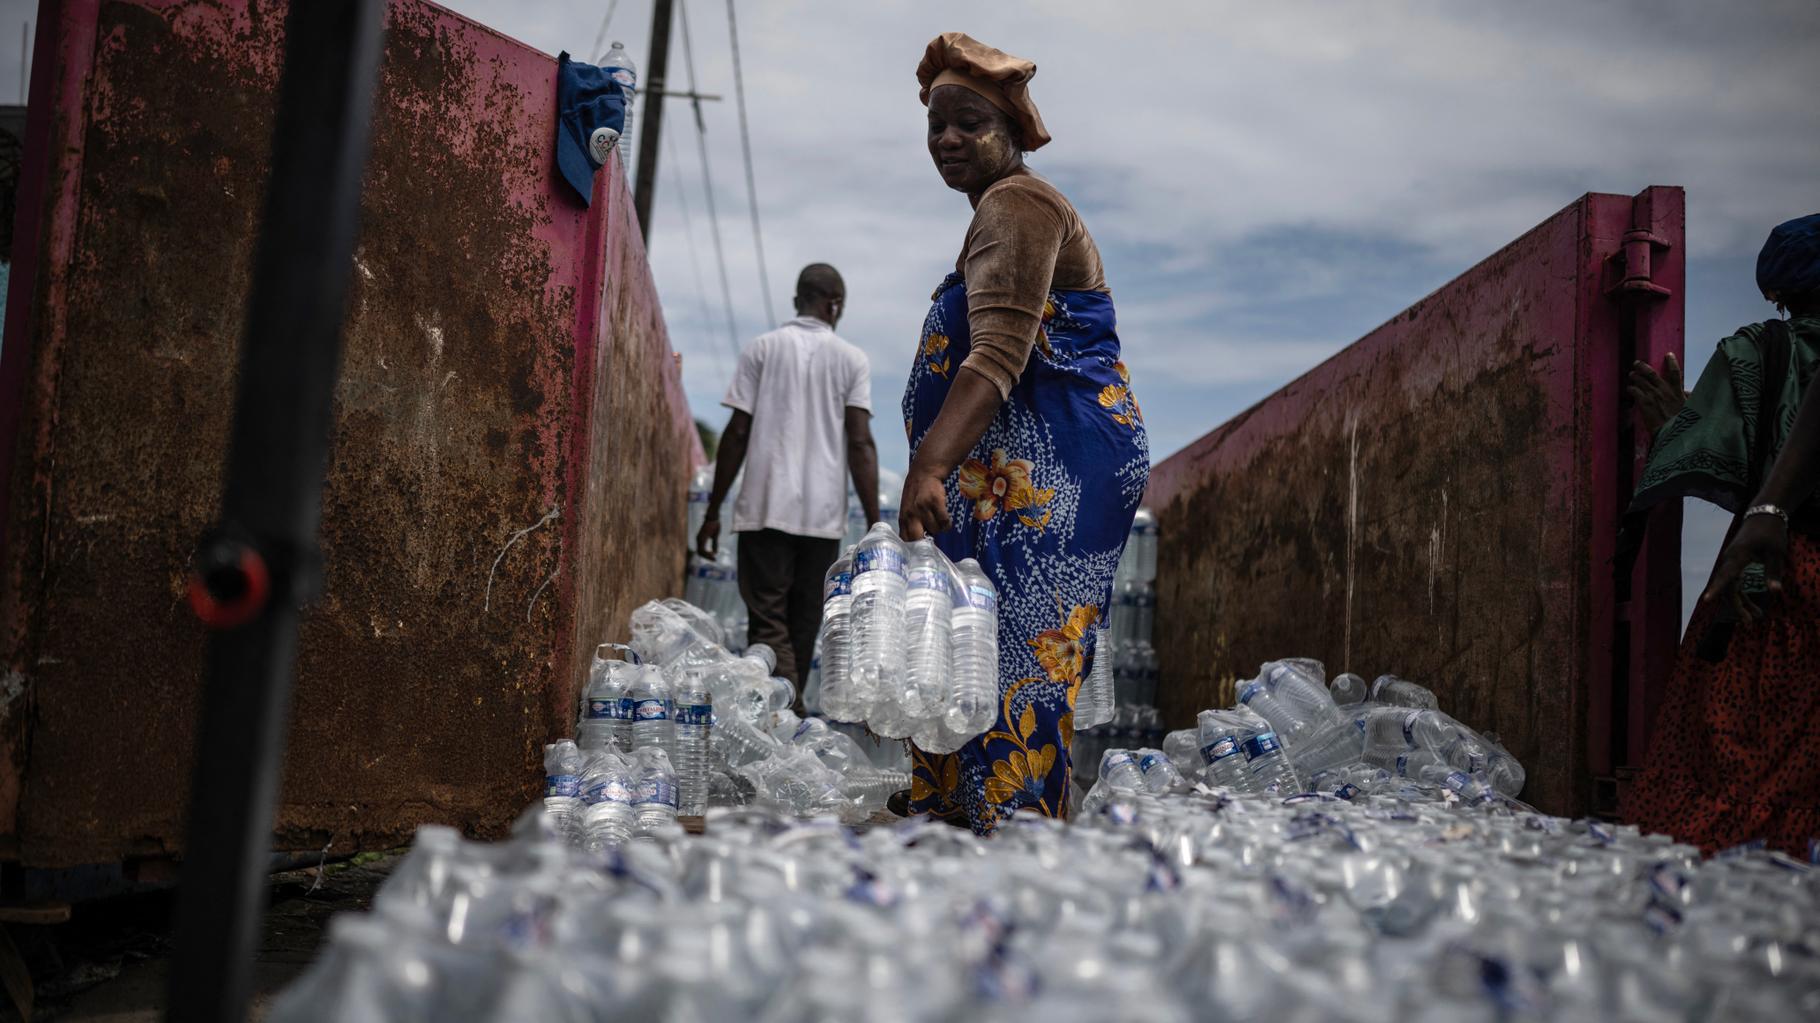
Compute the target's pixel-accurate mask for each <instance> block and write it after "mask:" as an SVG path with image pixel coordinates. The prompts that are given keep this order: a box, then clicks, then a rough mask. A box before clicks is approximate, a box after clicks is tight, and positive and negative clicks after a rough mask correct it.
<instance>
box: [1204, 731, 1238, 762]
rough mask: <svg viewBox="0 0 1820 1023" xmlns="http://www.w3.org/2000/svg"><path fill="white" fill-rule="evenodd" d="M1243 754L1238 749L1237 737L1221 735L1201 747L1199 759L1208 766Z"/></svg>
mask: <svg viewBox="0 0 1820 1023" xmlns="http://www.w3.org/2000/svg"><path fill="white" fill-rule="evenodd" d="M1243 752H1244V750H1241V749H1240V748H1239V739H1238V736H1236V735H1223V736H1221V737H1220V738H1218V739H1215V740H1213V741H1212V742H1210V743H1208V744H1207V745H1205V746H1202V747H1201V759H1202V760H1205V761H1207V762H1208V763H1210V764H1217V763H1219V762H1220V761H1222V760H1224V759H1226V758H1227V757H1230V756H1236V755H1238V754H1240V753H1243Z"/></svg>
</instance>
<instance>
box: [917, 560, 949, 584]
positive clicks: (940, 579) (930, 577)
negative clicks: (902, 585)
mask: <svg viewBox="0 0 1820 1023" xmlns="http://www.w3.org/2000/svg"><path fill="white" fill-rule="evenodd" d="M910 588H911V589H913V590H946V589H947V588H948V573H947V572H945V571H943V570H942V569H941V568H940V567H939V566H937V565H918V566H917V567H916V568H913V569H911V570H910Z"/></svg>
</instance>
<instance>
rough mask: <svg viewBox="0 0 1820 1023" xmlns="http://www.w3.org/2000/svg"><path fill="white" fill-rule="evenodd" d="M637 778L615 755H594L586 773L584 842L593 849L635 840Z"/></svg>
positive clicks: (589, 758)
mask: <svg viewBox="0 0 1820 1023" xmlns="http://www.w3.org/2000/svg"><path fill="white" fill-rule="evenodd" d="M634 795H635V793H634V789H633V779H632V777H631V771H630V769H629V767H628V764H627V762H626V761H625V760H624V759H623V758H621V757H619V756H618V755H617V754H613V753H591V754H589V755H588V763H587V766H586V767H585V768H584V769H583V771H582V784H581V801H582V803H583V804H584V806H585V807H586V809H585V810H584V811H583V812H582V834H583V841H584V843H585V844H586V845H587V846H588V848H590V849H603V848H607V847H610V846H616V845H620V844H621V843H623V842H625V841H626V840H627V839H629V838H631V837H632V826H633V821H634V819H635V814H634V811H633V809H632V801H633V798H634Z"/></svg>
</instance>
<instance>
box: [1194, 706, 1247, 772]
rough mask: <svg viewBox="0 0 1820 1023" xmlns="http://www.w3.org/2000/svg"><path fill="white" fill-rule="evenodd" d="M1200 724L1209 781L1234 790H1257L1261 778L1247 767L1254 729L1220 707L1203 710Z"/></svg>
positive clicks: (1205, 770) (1198, 721)
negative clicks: (1247, 742)
mask: <svg viewBox="0 0 1820 1023" xmlns="http://www.w3.org/2000/svg"><path fill="white" fill-rule="evenodd" d="M1196 724H1197V731H1198V733H1199V734H1198V735H1197V738H1198V739H1199V740H1200V744H1201V762H1202V763H1204V764H1205V765H1206V767H1205V768H1204V769H1203V771H1202V775H1203V776H1204V777H1205V778H1206V780H1207V783H1208V784H1209V785H1218V786H1220V787H1222V788H1228V789H1231V790H1233V791H1234V792H1255V791H1257V789H1258V783H1257V781H1256V780H1255V779H1253V778H1252V776H1251V772H1250V771H1248V770H1246V769H1245V749H1244V744H1245V740H1246V739H1247V738H1249V737H1250V736H1251V734H1252V732H1253V729H1252V728H1251V727H1250V726H1249V725H1248V724H1247V723H1246V722H1245V721H1243V720H1241V719H1239V718H1238V717H1237V716H1235V715H1233V714H1231V713H1229V712H1226V711H1218V710H1204V711H1202V712H1201V714H1200V717H1199V718H1198V719H1197V721H1196Z"/></svg>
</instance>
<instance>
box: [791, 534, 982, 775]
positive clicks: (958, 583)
mask: <svg viewBox="0 0 1820 1023" xmlns="http://www.w3.org/2000/svg"><path fill="white" fill-rule="evenodd" d="M822 592H823V597H824V600H823V604H822V631H821V635H820V637H819V638H818V639H817V642H816V645H817V648H818V649H819V651H820V656H819V658H818V660H819V666H820V672H819V679H818V681H819V685H818V691H817V704H818V706H819V707H820V709H821V712H822V713H823V714H826V715H827V716H828V717H830V718H832V719H834V720H836V721H851V722H859V721H863V722H865V723H866V727H868V728H869V729H871V730H872V731H873V732H874V733H875V734H877V735H881V736H884V737H886V738H890V739H905V738H913V739H915V741H916V744H917V746H918V747H919V748H921V749H924V750H927V751H928V752H931V753H952V752H954V751H955V750H957V749H960V748H961V746H962V745H963V744H965V743H966V742H967V740H969V739H971V738H973V737H974V736H976V735H979V734H980V733H981V732H984V731H985V730H986V729H987V728H990V727H991V726H992V722H993V720H994V718H995V717H996V716H997V714H998V588H997V587H996V586H994V585H993V583H992V580H991V579H990V578H988V577H987V576H986V573H985V570H984V569H982V568H981V567H980V564H979V562H977V561H974V560H973V559H972V558H968V559H966V560H964V561H962V562H960V563H959V564H955V563H954V562H952V561H949V560H948V557H947V556H946V555H944V554H943V553H942V552H941V551H940V550H939V549H938V548H937V547H936V546H935V541H934V540H931V539H928V538H924V539H921V540H918V541H916V542H915V543H910V544H906V543H904V542H903V541H902V540H900V539H899V538H898V535H897V530H896V528H895V527H893V526H892V525H891V524H890V523H888V522H880V523H878V524H877V525H875V526H873V527H872V528H871V529H870V530H868V531H867V532H866V535H865V536H863V537H861V539H860V541H859V543H858V544H856V545H854V546H853V548H852V549H850V550H848V551H847V552H845V553H843V554H842V555H841V556H840V559H839V560H837V561H836V562H835V563H834V564H833V565H832V566H831V567H830V568H829V569H828V574H827V578H826V581H825V584H824V587H823V591H822Z"/></svg>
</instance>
